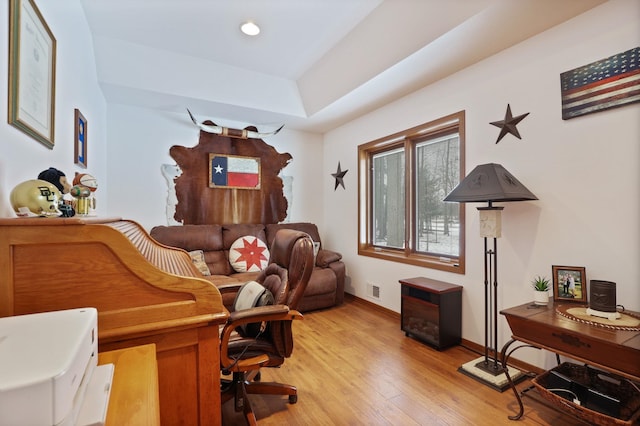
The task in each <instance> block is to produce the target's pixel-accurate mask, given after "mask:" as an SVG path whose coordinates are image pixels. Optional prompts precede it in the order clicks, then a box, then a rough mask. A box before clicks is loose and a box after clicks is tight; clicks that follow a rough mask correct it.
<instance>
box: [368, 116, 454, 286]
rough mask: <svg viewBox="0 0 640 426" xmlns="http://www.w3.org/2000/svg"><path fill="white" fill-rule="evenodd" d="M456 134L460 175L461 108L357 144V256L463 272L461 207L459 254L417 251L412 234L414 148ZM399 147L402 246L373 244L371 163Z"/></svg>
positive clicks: (414, 234)
mask: <svg viewBox="0 0 640 426" xmlns="http://www.w3.org/2000/svg"><path fill="white" fill-rule="evenodd" d="M456 131H457V133H458V135H459V146H460V152H459V156H460V176H459V181H462V179H463V178H464V173H465V170H466V169H465V139H466V138H465V111H464V110H463V111H459V112H456V113H453V114H450V115H447V116H445V117H442V118H439V119H436V120H433V121H430V122H427V123H423V124H420V125H418V126H415V127H412V128H410V129H407V130H404V131H400V132H398V133H394V134H392V135H388V136H385V137H383V138H380V139H376V140H374V141H371V142H368V143H365V144H362V145H359V146H358V255H361V256H368V257H374V258H378V259H384V260H389V261H392V262H399V263H406V264H410V265H415V266H422V267H426V268H431V269H437V270H442V271H448V272H454V273H458V274H464V273H465V206H464V204H463V203H459V206H458V208H459V219H460V233H459V241H458V244H459V250H460V251H459V255H458V256H457V257H455V256H452V257H447V256H438V255H433V254H426V253H422V252H418V251H417V248H418V247H417V235H416V229H415V224H416V220H417V218H416V206H417V200H416V199H415V198H416V197H415V188H416V181H415V179H416V177H415V172H414V170H415V168H416V159H415V158H414V147H415V145H416V144H418V143H421V142H423V141H424V140H426V139H431V138H436V137H439V136H443V135H446V134H451V133H455V132H456ZM399 147H403V149H404V154H405V173H404V175H405V176H404V180H405V181H404V184H405V200H404V202H405V227H404V248H402V249H398V248H388V247H383V246H379V245H375V244H373V241H374V236H373V217H372V216H373V185H372V176H373V163H372V158H373V156H374V155H375V154H379V153H381V152H385V151H389V150H392V149H396V148H399Z"/></svg>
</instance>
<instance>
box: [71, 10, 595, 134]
mask: <svg viewBox="0 0 640 426" xmlns="http://www.w3.org/2000/svg"><path fill="white" fill-rule="evenodd" d="M604 1H605V0H561V1H559V0H153V1H149V0H81V2H82V4H83V7H84V10H85V13H86V16H87V20H88V23H89V27H90V30H91V32H92V34H93V43H94V49H95V56H96V68H97V73H98V80H99V82H100V85H101V87H102V89H103V92H104V94H105V97H106V99H107V101H108V102H114V103H122V104H128V105H136V106H142V107H147V108H152V109H157V110H160V111H171V112H184V114H185V122H186V123H188V116H187V113H186V111H185V108H189V109H190V110H191V111H192V112H193V113H194V115H196V117H197V118H199V119H200V120H204V119H207V118H211V117H218V118H219V119H217V121H218V123H217V124H220V125H225V124H226V123H224V122H220V121H221V120H224V119H226V120H230V121H235V122H241V123H248V124H253V125H256V126H257V127H258V129H259V130H261V131H268V130H269V129H270V128H275V125H277V124H285V126H286V127H287V128H291V129H299V130H306V131H312V132H318V133H324V132H326V131H328V130H331V129H332V128H335V127H337V126H339V125H341V124H343V123H345V122H347V121H349V120H352V119H354V118H356V117H358V116H360V115H362V114H365V113H367V112H369V111H372V110H374V109H376V108H378V107H380V106H382V105H384V104H386V103H388V102H390V101H393V100H395V99H398V98H400V97H402V96H404V95H406V94H408V93H411V92H413V91H415V90H418V89H420V88H422V87H425V86H427V85H429V84H431V83H433V82H435V81H437V80H439V79H441V78H444V77H446V76H447V75H450V74H453V73H455V72H456V71H459V70H461V69H463V68H465V67H467V66H470V65H472V64H474V63H476V62H478V61H481V60H482V59H484V58H486V57H488V56H491V55H493V54H495V53H497V52H499V51H501V50H503V49H506V48H508V47H511V46H513V45H515V44H517V43H519V42H521V41H523V40H525V39H527V38H529V37H531V36H533V35H535V34H538V33H540V32H542V31H545V30H546V29H548V28H551V27H553V26H555V25H558V24H560V23H562V22H564V21H566V20H568V19H571V18H572V17H574V16H576V15H578V14H580V13H582V12H584V11H586V10H588V9H590V8H592V7H594V6H596V5H598V4H600V3H603V2H604ZM246 20H252V21H254V22H256V23H257V24H258V25H260V27H261V28H262V31H261V33H260V35H259V36H257V37H253V38H252V37H248V36H246V35H244V34H242V33H240V31H239V26H240V24H241V23H242V22H244V21H246Z"/></svg>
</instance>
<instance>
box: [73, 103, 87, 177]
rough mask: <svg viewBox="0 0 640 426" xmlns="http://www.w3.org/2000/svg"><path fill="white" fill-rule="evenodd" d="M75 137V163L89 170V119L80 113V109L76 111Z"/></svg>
mask: <svg viewBox="0 0 640 426" xmlns="http://www.w3.org/2000/svg"><path fill="white" fill-rule="evenodd" d="M74 119H75V124H74V128H75V131H74V133H75V137H74V144H75V145H74V149H73V152H74V158H75V163H76V164H78V165H80V166H82V167H84V168H85V169H86V168H87V119H86V118H84V115H82V113H81V112H80V110H79V109H77V108H76V109H75V113H74Z"/></svg>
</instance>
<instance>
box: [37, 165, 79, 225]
mask: <svg viewBox="0 0 640 426" xmlns="http://www.w3.org/2000/svg"><path fill="white" fill-rule="evenodd" d="M38 179H39V180H43V181H46V182H49V183H51V184H53V185H54V186H55V187H56V188H58V191H60V193H61V194H62V197H61V198H60V200H59V201H60V206H59V210H60V212H61V213H62V216H63V217H72V216H75V214H76V212H75V211H74V209H73V207H72V200H71V199H69V198H66V197H65V196H66V195H67V194H69V190H70V189H71V184H70V183H69V181H68V180H67V176H66V175H65V174H64V173H63V172H62V171H60V170H58V169H56V168H55V167H49V168H48V169H47V170H44V171H42V172H40V174H39V175H38Z"/></svg>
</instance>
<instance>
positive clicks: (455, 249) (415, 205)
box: [358, 111, 464, 274]
mask: <svg viewBox="0 0 640 426" xmlns="http://www.w3.org/2000/svg"><path fill="white" fill-rule="evenodd" d="M358 158H359V161H358V175H359V194H360V201H359V214H358V218H359V219H358V222H359V223H358V228H359V243H358V253H359V254H361V255H364V256H372V257H377V258H382V259H386V260H392V261H396V262H403V263H409V264H413V265H419V266H425V267H429V268H435V269H441V270H445V271H451V272H457V273H461V274H462V273H464V205H463V204H459V203H445V202H444V201H442V200H443V199H444V197H446V196H447V194H449V192H451V190H453V188H455V187H456V186H457V185H458V183H459V182H460V179H461V178H462V177H463V175H462V173H463V171H464V111H461V112H458V113H455V114H452V115H449V116H447V117H443V118H441V119H439V120H436V121H433V122H430V123H425V124H423V125H420V126H417V127H414V128H412V129H409V130H406V131H404V132H400V133H396V134H394V135H390V136H387V137H385V138H382V139H379V140H375V141H372V142H369V143H366V144H364V145H360V146H359V147H358Z"/></svg>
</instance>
